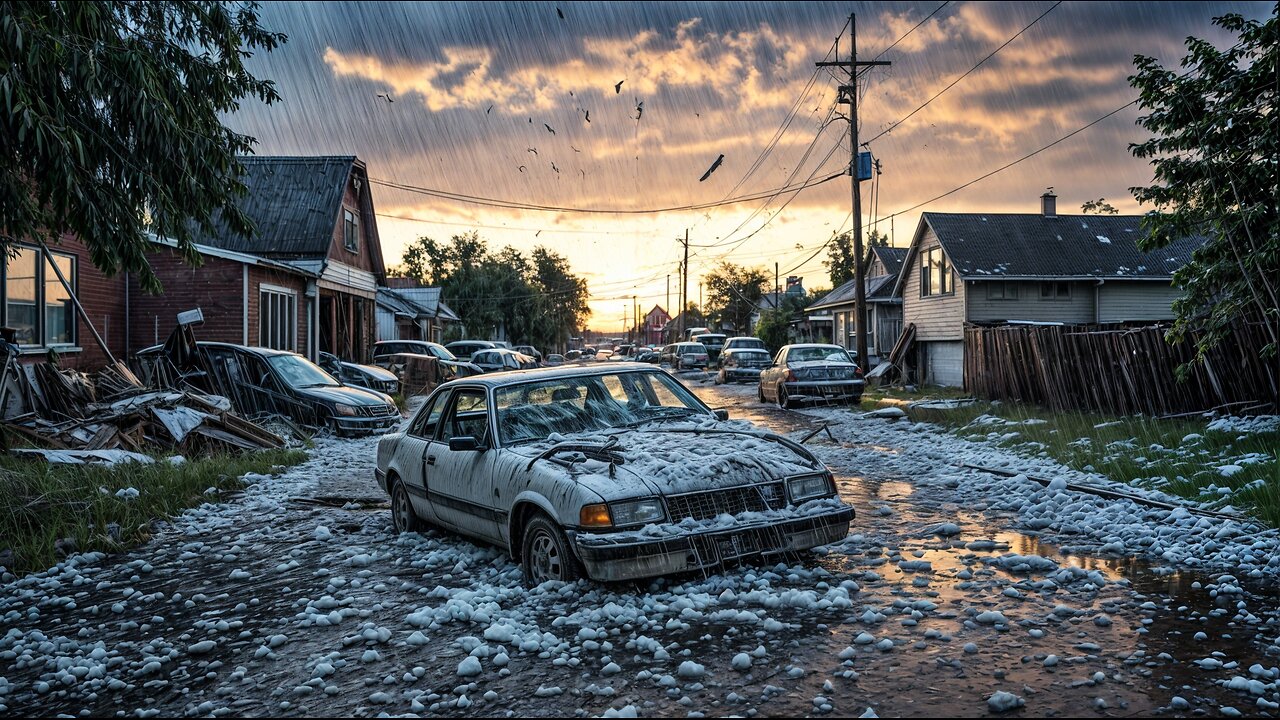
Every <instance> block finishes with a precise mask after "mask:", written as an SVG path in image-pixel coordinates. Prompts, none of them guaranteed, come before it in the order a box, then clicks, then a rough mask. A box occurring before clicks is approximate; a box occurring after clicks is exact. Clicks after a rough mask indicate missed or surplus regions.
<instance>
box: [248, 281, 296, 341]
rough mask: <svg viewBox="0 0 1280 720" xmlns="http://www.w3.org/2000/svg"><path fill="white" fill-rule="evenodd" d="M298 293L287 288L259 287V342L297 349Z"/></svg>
mask: <svg viewBox="0 0 1280 720" xmlns="http://www.w3.org/2000/svg"><path fill="white" fill-rule="evenodd" d="M297 331H298V295H297V293H295V292H293V291H292V290H288V289H286V288H278V287H272V286H270V285H261V286H259V289H258V344H259V345H261V346H262V347H268V348H273V349H275V350H290V351H293V350H296V349H297V347H298V346H297V339H298V338H297Z"/></svg>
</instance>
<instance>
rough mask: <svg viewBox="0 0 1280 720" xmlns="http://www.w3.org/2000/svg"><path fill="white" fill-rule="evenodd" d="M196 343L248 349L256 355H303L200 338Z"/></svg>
mask: <svg viewBox="0 0 1280 720" xmlns="http://www.w3.org/2000/svg"><path fill="white" fill-rule="evenodd" d="M196 345H197V346H199V347H202V348H226V349H229V350H241V351H247V352H251V353H253V354H255V355H261V356H263V357H276V356H278V355H297V356H298V357H302V356H301V355H298V353H296V352H293V351H290V350H276V349H275V348H265V347H254V346H251V345H237V344H235V343H224V342H213V341H210V340H200V341H198V342H196Z"/></svg>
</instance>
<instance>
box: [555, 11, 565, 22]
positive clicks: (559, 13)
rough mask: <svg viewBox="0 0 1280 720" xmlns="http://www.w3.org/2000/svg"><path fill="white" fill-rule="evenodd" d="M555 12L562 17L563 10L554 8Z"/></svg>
mask: <svg viewBox="0 0 1280 720" xmlns="http://www.w3.org/2000/svg"><path fill="white" fill-rule="evenodd" d="M556 14H557V15H559V16H560V19H561V20H563V19H564V12H563V11H562V10H560V8H556Z"/></svg>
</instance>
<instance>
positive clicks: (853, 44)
mask: <svg viewBox="0 0 1280 720" xmlns="http://www.w3.org/2000/svg"><path fill="white" fill-rule="evenodd" d="M849 36H850V51H849V108H850V110H849V145H850V147H852V148H853V158H852V159H851V161H850V162H851V163H852V165H851V167H850V168H849V175H850V179H851V180H852V181H853V182H852V184H853V258H854V260H853V286H854V287H853V292H854V308H853V331H854V333H855V334H856V335H857V343H856V347H857V349H858V357H857V361H858V365H859V366H860V367H861V368H862V369H863V370H866V369H867V333H866V325H867V285H866V278H865V277H864V275H865V273H864V272H863V262H862V188H861V184H862V183H861V181H860V180H859V179H858V16H857V14H856V13H851V14H850V15H849Z"/></svg>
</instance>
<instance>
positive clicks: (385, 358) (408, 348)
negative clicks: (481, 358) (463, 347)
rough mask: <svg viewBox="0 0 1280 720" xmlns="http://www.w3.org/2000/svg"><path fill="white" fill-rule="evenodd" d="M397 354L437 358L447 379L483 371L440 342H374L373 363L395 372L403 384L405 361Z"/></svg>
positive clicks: (444, 377)
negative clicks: (397, 357) (461, 358)
mask: <svg viewBox="0 0 1280 720" xmlns="http://www.w3.org/2000/svg"><path fill="white" fill-rule="evenodd" d="M397 355H401V356H408V355H421V356H428V357H433V358H435V359H436V362H437V364H438V365H439V366H440V377H441V379H442V380H445V381H447V380H454V379H456V378H462V377H470V376H472V375H479V374H480V373H481V372H483V371H482V370H481V369H480V368H478V367H476V366H475V365H472V364H471V363H469V362H465V361H462V360H459V359H458V358H457V356H455V355H454V354H453V353H451V352H449V350H448V349H447V348H445V346H443V345H441V344H439V343H433V342H427V341H426V340H380V341H378V342H376V343H374V344H373V364H374V365H377V366H378V367H383V368H386V369H387V370H390V371H391V372H393V373H395V375H396V377H398V378H400V381H401V385H402V386H403V384H404V377H403V371H404V365H403V362H398V361H397V359H396V356H397ZM400 360H401V361H403V360H404V358H403V357H402V358H400Z"/></svg>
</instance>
